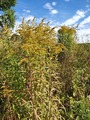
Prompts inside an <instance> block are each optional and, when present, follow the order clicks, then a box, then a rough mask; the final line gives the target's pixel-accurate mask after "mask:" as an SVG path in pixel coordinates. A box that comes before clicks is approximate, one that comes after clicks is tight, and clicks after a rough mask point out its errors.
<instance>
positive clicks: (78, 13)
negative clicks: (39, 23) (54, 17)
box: [62, 10, 86, 25]
mask: <svg viewBox="0 0 90 120" xmlns="http://www.w3.org/2000/svg"><path fill="white" fill-rule="evenodd" d="M85 14H86V11H82V10H77V11H76V14H75V15H74V16H73V17H72V18H69V19H68V20H66V21H65V22H63V23H62V25H73V24H75V23H76V22H78V21H79V20H80V19H81V18H83V17H85Z"/></svg>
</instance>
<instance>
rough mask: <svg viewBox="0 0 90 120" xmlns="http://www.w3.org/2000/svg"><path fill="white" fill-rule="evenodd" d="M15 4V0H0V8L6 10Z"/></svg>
mask: <svg viewBox="0 0 90 120" xmlns="http://www.w3.org/2000/svg"><path fill="white" fill-rule="evenodd" d="M15 5H16V0H0V10H2V11H4V10H8V9H10V8H11V7H12V6H15Z"/></svg>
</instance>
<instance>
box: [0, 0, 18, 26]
mask: <svg viewBox="0 0 90 120" xmlns="http://www.w3.org/2000/svg"><path fill="white" fill-rule="evenodd" d="M15 4H16V0H0V11H2V12H3V13H2V15H1V16H0V27H1V28H2V27H3V26H4V25H5V24H7V26H8V27H10V28H13V27H14V23H15V15H14V10H13V9H11V7H13V6H15Z"/></svg>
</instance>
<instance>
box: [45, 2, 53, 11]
mask: <svg viewBox="0 0 90 120" xmlns="http://www.w3.org/2000/svg"><path fill="white" fill-rule="evenodd" d="M44 8H46V9H48V10H52V9H53V7H52V5H51V4H50V3H46V4H45V5H44Z"/></svg>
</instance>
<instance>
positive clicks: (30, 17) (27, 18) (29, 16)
mask: <svg viewBox="0 0 90 120" xmlns="http://www.w3.org/2000/svg"><path fill="white" fill-rule="evenodd" d="M33 19H34V16H32V15H28V16H26V17H25V21H28V20H33Z"/></svg>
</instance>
